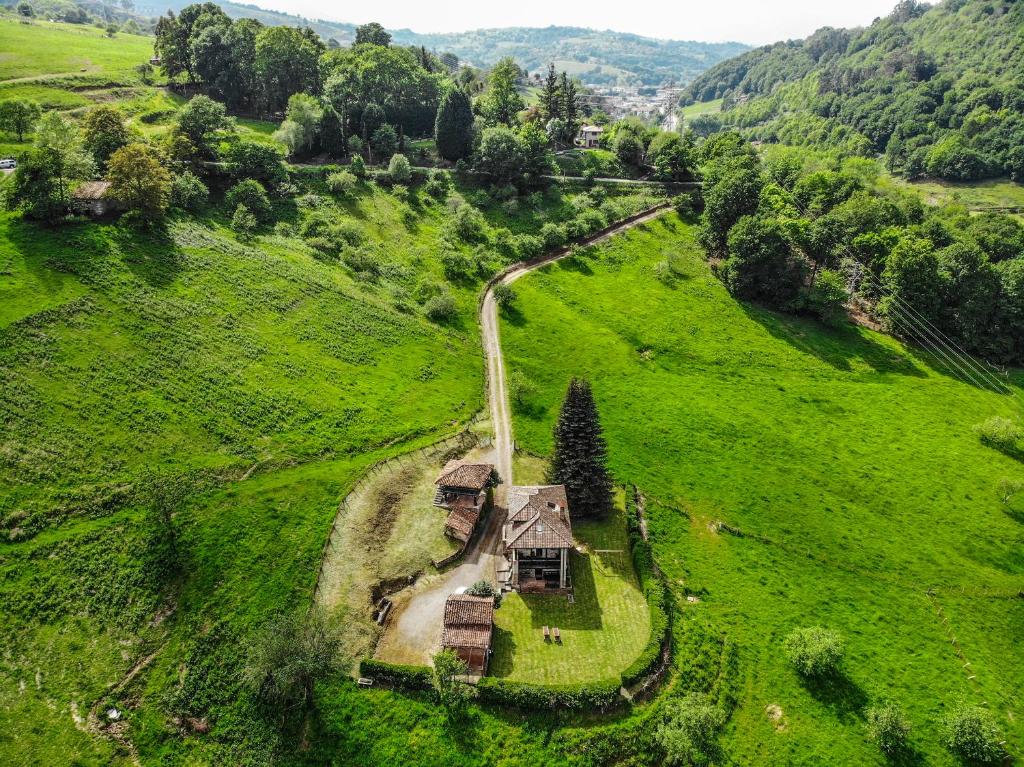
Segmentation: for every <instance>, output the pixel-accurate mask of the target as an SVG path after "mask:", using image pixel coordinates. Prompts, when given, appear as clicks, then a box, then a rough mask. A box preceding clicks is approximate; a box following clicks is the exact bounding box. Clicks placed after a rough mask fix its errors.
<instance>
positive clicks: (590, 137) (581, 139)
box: [576, 125, 604, 149]
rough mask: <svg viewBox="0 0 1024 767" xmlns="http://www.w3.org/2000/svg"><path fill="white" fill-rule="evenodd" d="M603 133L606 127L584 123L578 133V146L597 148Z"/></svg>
mask: <svg viewBox="0 0 1024 767" xmlns="http://www.w3.org/2000/svg"><path fill="white" fill-rule="evenodd" d="M602 133H604V128H602V127H601V126H600V125H584V126H583V127H582V128H580V131H579V133H577V134H576V146H578V147H583V148H584V149H596V148H597V147H598V145H599V142H600V140H601V134H602Z"/></svg>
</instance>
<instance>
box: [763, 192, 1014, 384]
mask: <svg viewBox="0 0 1024 767" xmlns="http://www.w3.org/2000/svg"><path fill="white" fill-rule="evenodd" d="M769 176H770V177H772V181H774V182H775V183H776V184H777V185H778V186H779V188H780V189H782V190H783V191H785V192H786V193H787V194H788V195H789V197H790V200H791V202H792V204H793V207H795V208H796V209H797V210H798V211H799V212H800V213H801V214H802V215H803V216H805V217H806V218H808V219H811V218H812V216H811V215H810V214H809V213H808V212H807V211H806V210H805V209H804V208H803V206H802V205H800V203H799V201H798V200H797V199H796V196H795V195H794V194H793V192H792V191H791V190H789V189H786V187H785V185H783V184H782V183H781V182H780V181H779V180H778V179H777V178H774V174H771V173H770V172H769ZM839 248H840V249H841V250H842V251H843V252H844V253H845V254H846V255H847V257H848V258H849V259H850V260H851V261H853V262H854V263H855V264H857V265H858V266H860V267H861V270H862V271H861V276H866V278H867V279H868V280H869V281H871V282H872V283H873V286H874V287H875V288H876V289H877V290H878V291H879V292H880V293H882V294H884V295H885V297H886V298H888V299H889V300H890V306H889V309H890V310H891V308H892V307H893V305H896V306H898V311H900V312H902V315H901V316H900V320H901V321H900V322H899V323H898V324H899V325H900V326H901V327H902V328H903V329H904V332H906V330H907V328H908V327H911V326H912V327H914V328H916V329H917V331H916V332H914V333H910V334H908V335H909V336H910V337H911V338H912V339H915V340H917V342H918V343H921V342H924V345H926V346H928V347H929V348H930V349H931V350H938V351H940V352H941V353H942V355H941V356H942V357H943V358H944V359H946V360H947V365H946V366H947V368H948V369H950V371H951V372H953V371H952V367H949V365H950V364H951V365H952V366H953V367H955V368H956V369H957V370H958V371H960V373H962V374H963V375H964V376H966V378H964V377H962V376H960V375H956V374H955V373H954V375H955V376H956V377H958V378H961V380H962V381H963V382H964V383H968V385H972V386H978V387H979V388H981V389H984V390H986V391H991V390H992V389H994V390H995V392H996V393H998V394H1009V395H1010V396H1011V397H1013V398H1016V399H1017V400H1018V401H1020V402H1021V403H1022V404H1024V399H1021V397H1020V395H1019V394H1018V393H1017V392H1016V391H1015V390H1014V389H1013V387H1012V386H1010V385H1009V384H1008V383H1003V382H1002V381H1001V380H999V378H997V377H996V376H995V375H994V374H993V373H992V372H991V371H989V370H988V369H986V368H985V367H984V366H983V365H981V364H980V363H979V362H978V361H977V360H975V359H974V357H973V356H972V355H971V354H970V353H968V352H967V351H966V350H964V349H963V347H961V346H960V345H959V344H957V343H956V342H955V341H954V340H953V339H951V338H949V337H948V336H947V335H946V334H945V333H943V332H942V331H941V330H939V329H938V328H937V327H935V325H934V324H933V323H932V322H931V321H929V320H928V318H927V317H925V316H924V315H923V314H921V313H920V312H918V311H917V309H915V308H914V307H913V306H912V305H911V304H910V303H909V302H907V301H906V300H904V299H903V298H902V297H900V296H899V295H897V294H896V293H894V292H893V291H892V290H891V289H890V288H889V287H888V286H886V285H885V284H884V283H883V282H882V281H881V280H880V279H879V278H878V277H877V276H876V275H875V274H874V272H872V271H871V269H870V268H869V267H868V265H867V264H865V263H864V262H863V261H861V260H860V259H859V258H857V257H856V256H855V255H854V254H853V252H852V251H851V250H850V249H849V248H848V247H847V246H846V245H845V244H844V243H840V244H839ZM893 317H894V315H893V314H891V313H890V312H889V311H887V318H888V319H889V320H890V322H892V321H893ZM929 338H930V339H931V340H929ZM932 354H933V356H936V358H938V355H936V354H935V351H932ZM979 382H980V383H979Z"/></svg>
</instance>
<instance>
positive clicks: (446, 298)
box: [423, 293, 459, 322]
mask: <svg viewBox="0 0 1024 767" xmlns="http://www.w3.org/2000/svg"><path fill="white" fill-rule="evenodd" d="M423 311H424V312H425V313H426V315H427V319H429V320H430V321H431V322H451V321H452V320H453V319H455V317H456V316H457V315H458V313H459V309H458V307H457V306H456V305H455V299H454V298H452V297H451V295H450V294H448V293H441V294H439V295H436V296H434V297H433V298H431V299H430V300H428V301H427V303H426V306H424V307H423Z"/></svg>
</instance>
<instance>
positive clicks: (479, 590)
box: [466, 580, 501, 609]
mask: <svg viewBox="0 0 1024 767" xmlns="http://www.w3.org/2000/svg"><path fill="white" fill-rule="evenodd" d="M466 593H467V594H470V595H472V596H474V597H494V607H495V609H497V608H499V607H501V592H500V591H499V590H498V589H496V588H494V586H492V585H491V582H490V581H484V580H480V581H477V582H476V583H474V584H473V585H472V586H470V587H469V588H468V589H466Z"/></svg>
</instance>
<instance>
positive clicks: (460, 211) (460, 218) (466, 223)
mask: <svg viewBox="0 0 1024 767" xmlns="http://www.w3.org/2000/svg"><path fill="white" fill-rule="evenodd" d="M484 226H485V223H484V217H483V214H482V213H481V212H480V211H479V210H477V209H476V208H474V207H473V206H472V205H469V204H467V203H463V204H462V205H459V206H458V207H456V208H455V214H454V215H453V216H452V218H451V229H452V231H453V232H454V233H455V235H456V236H457V237H458V238H459V239H461V240H464V241H465V242H478V241H479V240H482V239H483V238H484Z"/></svg>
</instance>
